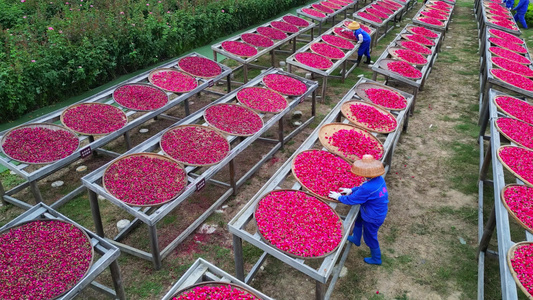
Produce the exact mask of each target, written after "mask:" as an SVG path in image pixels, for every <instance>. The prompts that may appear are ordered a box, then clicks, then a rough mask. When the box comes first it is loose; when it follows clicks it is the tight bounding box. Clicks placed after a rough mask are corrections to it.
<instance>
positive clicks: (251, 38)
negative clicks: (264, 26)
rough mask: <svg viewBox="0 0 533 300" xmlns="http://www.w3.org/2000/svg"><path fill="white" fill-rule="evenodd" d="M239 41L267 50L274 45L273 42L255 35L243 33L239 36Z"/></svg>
mask: <svg viewBox="0 0 533 300" xmlns="http://www.w3.org/2000/svg"><path fill="white" fill-rule="evenodd" d="M241 39H242V40H243V41H244V42H245V43H248V44H250V45H252V46H255V47H262V48H267V47H271V46H273V45H274V41H272V40H271V39H269V38H267V37H266V36H262V35H260V34H256V33H245V34H243V35H241Z"/></svg>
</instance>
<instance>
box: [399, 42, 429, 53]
mask: <svg viewBox="0 0 533 300" xmlns="http://www.w3.org/2000/svg"><path fill="white" fill-rule="evenodd" d="M404 42H413V43H416V42H415V41H411V40H397V41H396V45H395V46H396V47H399V48H401V49H407V50H411V51H414V52H416V53H418V54H422V55H424V56H426V55H431V54H433V51H431V49H430V48H428V46H425V45H422V44H418V43H417V44H418V45H420V46H422V47H424V48H426V49H428V50H429V51H430V52H431V53H422V52H418V51H415V50H413V49H411V48H408V47H406V46H404V45H403V43H404Z"/></svg>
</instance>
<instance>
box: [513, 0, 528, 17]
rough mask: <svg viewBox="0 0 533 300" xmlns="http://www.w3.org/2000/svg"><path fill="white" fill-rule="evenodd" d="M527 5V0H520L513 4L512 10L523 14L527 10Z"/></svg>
mask: <svg viewBox="0 0 533 300" xmlns="http://www.w3.org/2000/svg"><path fill="white" fill-rule="evenodd" d="M528 5H529V0H520V1H519V2H518V4H517V5H516V6H515V8H514V10H515V11H516V12H517V13H521V14H525V13H526V12H527V7H528Z"/></svg>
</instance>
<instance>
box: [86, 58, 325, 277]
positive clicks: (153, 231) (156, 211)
mask: <svg viewBox="0 0 533 300" xmlns="http://www.w3.org/2000/svg"><path fill="white" fill-rule="evenodd" d="M268 74H282V75H288V76H291V77H293V78H296V79H298V80H300V81H302V82H303V83H304V84H305V85H306V86H307V91H306V92H305V94H303V95H302V96H298V97H292V98H291V101H290V102H289V105H288V106H287V107H286V108H285V109H284V110H283V111H281V112H280V113H278V114H275V115H272V114H269V115H271V116H269V117H268V119H266V117H265V115H264V114H260V115H261V117H262V118H263V122H264V126H263V128H262V129H261V130H259V131H258V132H257V133H255V134H254V135H252V136H249V137H246V138H240V137H237V136H228V141H229V142H230V144H231V143H232V142H239V143H238V144H237V145H235V146H232V149H231V150H230V153H229V154H228V155H227V156H226V157H225V158H224V159H223V160H222V161H221V162H219V163H218V164H216V165H213V166H210V167H207V168H200V167H192V166H188V167H186V168H185V171H186V172H187V177H188V183H187V186H186V188H185V189H184V191H183V192H182V194H181V195H180V196H178V197H177V198H176V199H175V200H173V201H171V202H169V203H166V204H164V205H161V206H156V207H147V208H140V207H132V206H129V205H127V204H125V203H124V202H122V201H120V200H119V199H117V198H116V197H114V196H113V195H111V194H110V193H108V192H107V191H106V190H105V189H104V188H103V186H102V177H103V175H104V171H105V169H106V168H107V166H108V165H110V164H112V163H113V162H114V161H111V162H109V163H108V164H106V165H104V166H102V167H100V168H99V169H97V170H95V171H93V172H92V173H90V174H88V175H86V176H85V177H83V178H82V182H83V185H84V186H85V187H87V189H88V190H89V200H90V202H91V211H92V214H93V220H94V223H95V227H96V232H97V234H98V235H100V236H102V237H104V236H105V234H104V230H103V225H102V220H101V212H100V209H99V205H98V200H97V194H98V195H100V196H102V197H104V198H105V199H107V201H110V202H111V203H112V204H114V205H116V206H118V207H119V208H121V209H123V210H124V211H125V212H127V213H129V214H130V215H132V216H133V217H134V218H135V219H134V221H133V222H131V224H130V226H128V227H126V228H125V229H124V230H123V231H122V232H120V233H119V234H118V235H117V236H116V237H115V238H113V239H112V240H111V241H112V242H113V243H114V244H115V245H117V246H118V247H119V248H120V249H121V250H123V251H124V252H126V253H129V254H132V255H134V256H137V257H140V258H142V259H146V260H149V261H152V262H153V265H154V268H155V269H157V270H158V269H160V268H161V263H162V259H164V258H165V257H167V256H168V255H169V254H171V253H172V251H173V250H174V249H175V248H176V247H177V246H178V245H179V244H180V243H181V242H182V241H183V240H185V239H186V238H187V237H188V236H189V235H190V234H191V233H192V232H194V230H195V229H196V228H197V227H198V226H199V225H201V224H202V223H203V221H205V220H206V219H207V217H208V216H209V215H211V214H212V213H213V212H214V211H215V210H216V209H217V208H218V207H219V206H221V205H222V203H223V202H224V201H225V200H226V199H228V198H229V197H230V196H232V195H235V193H236V192H237V189H238V188H239V187H240V186H241V185H243V184H244V183H245V181H246V180H247V179H248V178H250V176H252V175H253V173H255V172H256V171H257V170H258V169H259V168H260V167H261V166H262V165H263V163H265V162H266V161H267V160H269V159H270V158H271V157H272V156H273V155H274V154H275V153H276V152H277V151H278V150H279V149H281V148H283V145H284V144H285V142H287V141H288V140H289V139H291V138H292V137H294V135H296V134H297V133H298V132H300V131H301V130H303V129H304V128H305V127H306V126H307V125H309V124H310V123H311V122H312V121H313V120H314V118H315V104H316V97H315V90H316V88H317V86H318V83H317V82H315V81H311V80H307V79H304V78H301V77H298V76H295V75H292V74H288V73H286V72H283V71H280V70H278V69H273V68H271V69H269V70H267V71H266V72H264V73H263V74H261V75H260V76H257V77H255V78H254V79H252V80H251V81H250V82H249V83H247V84H245V85H244V86H241V87H240V88H238V89H236V90H235V91H233V92H232V93H230V94H227V95H226V96H223V97H221V98H220V99H218V100H216V101H215V102H213V103H211V104H210V105H208V106H206V107H205V108H204V109H202V110H199V111H197V112H195V113H193V114H191V115H190V116H189V117H187V118H185V119H183V120H181V121H179V122H177V123H175V124H173V125H171V126H170V127H174V126H177V125H186V124H197V123H199V122H202V120H203V118H202V116H203V112H204V110H205V109H206V108H208V107H210V106H212V105H216V104H219V103H231V102H235V101H236V95H237V93H238V92H239V91H240V90H241V89H243V88H246V87H253V86H261V82H262V79H263V77H264V76H266V75H268ZM308 97H311V105H312V108H311V117H310V118H309V119H308V120H306V121H305V122H303V124H302V125H300V126H298V127H296V128H295V129H294V130H293V131H292V132H291V133H289V134H287V135H285V134H284V132H283V117H284V116H285V115H286V114H288V113H289V112H290V111H291V110H292V109H294V108H296V107H297V106H298V105H299V104H300V103H302V102H304V101H305V99H306V98H308ZM276 124H278V139H266V138H262V137H261V135H262V134H263V133H265V132H266V131H267V130H268V129H269V128H271V127H273V126H274V125H276ZM170 127H169V128H170ZM163 133H164V131H162V132H160V133H158V134H156V135H154V136H153V137H151V138H150V139H148V140H146V141H145V142H143V143H141V144H140V145H138V146H136V147H135V148H133V149H131V150H130V151H128V152H126V153H125V154H123V156H124V155H129V154H132V153H139V152H154V151H157V150H159V141H160V139H161V136H162V135H163ZM255 141H264V142H267V143H268V144H270V145H272V148H271V149H270V151H269V152H268V153H267V154H266V155H264V156H263V157H262V158H261V159H260V161H259V162H257V163H256V164H255V165H254V166H253V167H251V168H250V169H249V170H248V171H247V173H246V174H245V175H243V176H242V177H241V178H236V176H235V171H234V170H235V169H234V159H235V157H236V156H237V155H238V154H239V153H241V152H242V151H244V150H245V149H246V148H247V147H248V146H249V145H250V144H252V143H253V142H255ZM226 165H229V172H230V174H229V175H230V176H229V177H230V183H225V182H219V181H216V180H214V179H212V177H213V176H214V175H215V174H217V173H218V172H219V171H221V170H222V169H223V168H224V167H225V166H226ZM199 170H201V171H202V172H201V173H200V174H199V173H197V171H199ZM206 183H214V184H217V185H219V186H222V187H224V188H225V189H226V192H225V193H224V194H223V195H222V196H221V197H220V198H218V199H217V200H216V201H215V203H214V204H212V205H211V206H210V207H209V208H208V209H207V210H206V211H205V212H204V213H203V214H202V215H201V216H200V217H198V218H197V219H196V220H195V221H193V223H192V224H190V225H189V227H187V229H185V230H184V231H183V232H182V233H181V234H180V235H179V236H178V237H176V238H174V239H173V240H172V241H171V242H170V244H169V245H167V246H166V247H165V248H164V249H162V250H160V249H159V246H158V236H157V228H156V226H157V223H158V222H159V221H161V220H162V219H163V218H164V217H165V216H166V215H168V214H169V213H170V212H171V211H173V210H174V209H176V208H177V207H178V206H179V205H180V204H181V203H182V202H183V201H185V200H186V199H187V198H188V197H189V196H191V195H192V194H194V193H195V192H196V190H197V189H198V185H199V184H206ZM141 222H142V223H145V224H146V225H147V226H148V229H149V231H148V233H149V239H150V242H151V243H150V246H151V252H150V253H149V252H146V251H143V250H141V249H137V248H135V247H132V246H129V245H126V244H123V243H120V240H121V239H122V238H124V237H125V236H126V235H127V234H129V232H130V231H131V230H133V229H134V228H135V227H136V226H138V225H139V224H140V223H141Z"/></svg>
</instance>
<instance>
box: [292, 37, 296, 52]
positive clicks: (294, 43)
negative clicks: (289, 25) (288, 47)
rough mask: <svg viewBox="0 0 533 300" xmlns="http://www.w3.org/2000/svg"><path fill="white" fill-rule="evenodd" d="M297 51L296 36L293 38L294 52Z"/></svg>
mask: <svg viewBox="0 0 533 300" xmlns="http://www.w3.org/2000/svg"><path fill="white" fill-rule="evenodd" d="M294 52H296V38H293V39H292V53H294Z"/></svg>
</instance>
